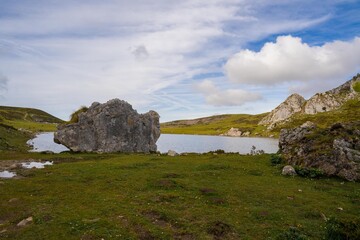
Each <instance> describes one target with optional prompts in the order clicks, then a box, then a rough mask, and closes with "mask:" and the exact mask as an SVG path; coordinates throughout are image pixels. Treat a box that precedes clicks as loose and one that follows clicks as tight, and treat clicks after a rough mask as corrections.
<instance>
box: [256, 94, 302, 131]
mask: <svg viewBox="0 0 360 240" xmlns="http://www.w3.org/2000/svg"><path fill="white" fill-rule="evenodd" d="M304 103H305V99H304V98H303V97H302V96H300V95H299V94H296V93H295V94H292V95H291V96H289V97H288V98H287V99H286V100H285V101H284V102H283V103H281V104H280V105H279V106H277V107H276V108H275V109H274V110H272V111H271V112H270V113H269V114H268V115H267V116H266V117H264V118H263V119H262V120H261V121H260V122H259V124H261V125H270V128H271V125H273V124H275V123H277V122H280V121H283V120H285V119H288V118H289V117H291V116H292V115H293V114H294V113H297V112H301V110H302V106H303V105H304Z"/></svg>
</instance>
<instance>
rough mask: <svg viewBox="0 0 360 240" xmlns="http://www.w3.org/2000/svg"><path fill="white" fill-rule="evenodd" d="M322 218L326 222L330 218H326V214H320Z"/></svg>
mask: <svg viewBox="0 0 360 240" xmlns="http://www.w3.org/2000/svg"><path fill="white" fill-rule="evenodd" d="M320 216H321V218H322V219H323V220H324V221H327V220H328V218H327V217H326V216H325V214H323V213H320Z"/></svg>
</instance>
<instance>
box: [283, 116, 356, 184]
mask: <svg viewBox="0 0 360 240" xmlns="http://www.w3.org/2000/svg"><path fill="white" fill-rule="evenodd" d="M279 147H280V152H281V154H282V157H283V158H284V159H285V160H286V162H287V163H288V164H290V165H293V166H294V165H299V166H301V167H305V168H318V169H320V170H322V171H323V172H324V173H325V174H326V175H328V176H338V177H341V178H345V179H347V180H349V181H360V121H356V122H351V123H346V124H341V123H336V124H334V125H333V126H332V127H331V128H328V129H318V128H317V127H316V126H314V125H313V124H309V123H306V124H303V125H302V126H300V127H297V128H294V129H282V130H281V132H280V139H279Z"/></svg>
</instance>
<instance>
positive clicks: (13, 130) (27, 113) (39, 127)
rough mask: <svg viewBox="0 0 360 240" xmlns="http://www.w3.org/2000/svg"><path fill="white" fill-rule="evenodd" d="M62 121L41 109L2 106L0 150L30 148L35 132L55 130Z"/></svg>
mask: <svg viewBox="0 0 360 240" xmlns="http://www.w3.org/2000/svg"><path fill="white" fill-rule="evenodd" d="M62 122H63V121H62V120H61V119H59V118H57V117H54V116H52V115H50V114H48V113H46V112H44V111H42V110H39V109H34V108H20V107H7V106H0V150H14V151H21V150H28V148H29V147H28V146H27V145H26V142H27V141H28V140H29V139H30V138H31V137H32V136H33V134H34V133H36V132H46V131H54V130H55V129H56V126H57V124H59V123H62Z"/></svg>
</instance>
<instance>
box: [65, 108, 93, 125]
mask: <svg viewBox="0 0 360 240" xmlns="http://www.w3.org/2000/svg"><path fill="white" fill-rule="evenodd" d="M88 109H89V108H88V107H86V106H81V107H80V108H79V109H78V110H76V111H75V112H73V113H72V114H71V115H70V121H69V122H68V123H77V122H79V114H80V113H83V112H86V111H87V110H88Z"/></svg>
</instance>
